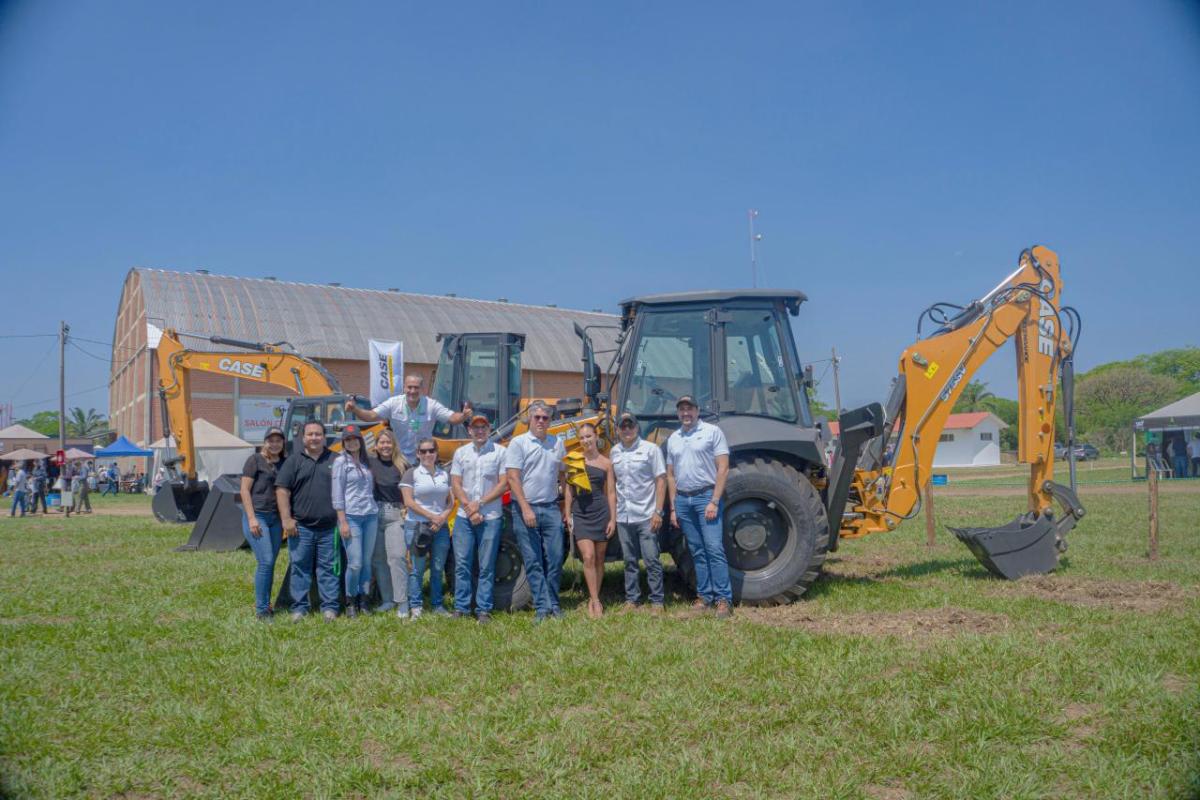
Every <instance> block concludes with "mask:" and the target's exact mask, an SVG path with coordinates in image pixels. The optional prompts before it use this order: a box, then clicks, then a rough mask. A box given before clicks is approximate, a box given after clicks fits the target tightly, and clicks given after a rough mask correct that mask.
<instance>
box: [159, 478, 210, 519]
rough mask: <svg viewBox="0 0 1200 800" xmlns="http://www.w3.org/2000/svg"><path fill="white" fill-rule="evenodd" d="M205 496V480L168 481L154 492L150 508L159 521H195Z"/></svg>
mask: <svg viewBox="0 0 1200 800" xmlns="http://www.w3.org/2000/svg"><path fill="white" fill-rule="evenodd" d="M207 497H208V483H207V482H205V481H199V482H192V483H191V484H188V483H186V482H184V481H170V482H168V483H166V484H165V485H164V486H163V487H162V488H161V489H159V490H158V492H156V493H155V495H154V500H153V502H151V504H150V508H151V510H152V511H154V518H155V519H157V520H158V521H159V522H172V523H182V522H195V521H196V519H197V518H198V517H199V516H200V509H201V508H202V507H203V506H204V501H205V499H206V498H207Z"/></svg>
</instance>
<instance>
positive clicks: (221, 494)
mask: <svg viewBox="0 0 1200 800" xmlns="http://www.w3.org/2000/svg"><path fill="white" fill-rule="evenodd" d="M240 489H241V476H239V475H222V476H221V477H219V478H217V479H216V480H215V481H213V485H212V489H211V490H209V492H208V497H207V498H206V499H205V500H204V505H203V506H202V507H201V509H200V514H199V515H198V516H197V517H196V524H195V525H193V526H192V535H191V537H190V538H189V539H188V540H187V544H185V545H182V546H180V547H178V548H176V549H178V550H181V551H183V550H216V551H228V550H237V549H238V548H239V547H243V546H244V545H245V544H246V538H245V536H243V535H242V509H241V506H240V505H239V502H238V499H239V495H238V492H239V491H240Z"/></svg>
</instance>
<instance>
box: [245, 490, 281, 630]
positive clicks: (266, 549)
mask: <svg viewBox="0 0 1200 800" xmlns="http://www.w3.org/2000/svg"><path fill="white" fill-rule="evenodd" d="M254 516H255V517H256V518H257V519H258V525H259V527H260V528H262V535H261V536H255V535H254V534H252V533H251V532H250V520H248V519H246V515H245V514H242V535H243V536H245V537H246V544H248V545H250V550H251V552H253V553H254V560H255V561H256V562H258V566H256V567H255V568H254V611H255V612H256V613H259V614H265V613H267V609H268V608H270V607H271V584H272V583H274V582H275V560H276V559H278V558H279V546H280V542H281V541H282V540H281V538H280V537H281V536H282V535H283V525H282V524H281V523H280V522H279V515H278V514H261V513H259V512H257V511H255V512H254Z"/></svg>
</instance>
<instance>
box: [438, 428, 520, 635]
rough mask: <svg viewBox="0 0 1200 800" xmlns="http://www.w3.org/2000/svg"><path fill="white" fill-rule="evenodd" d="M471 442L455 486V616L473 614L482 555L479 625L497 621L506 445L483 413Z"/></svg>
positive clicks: (457, 459)
mask: <svg viewBox="0 0 1200 800" xmlns="http://www.w3.org/2000/svg"><path fill="white" fill-rule="evenodd" d="M468 430H469V431H470V432H471V443H470V444H465V445H463V446H462V447H460V448H458V450H456V451H455V452H454V460H453V461H452V462H451V464H450V488H451V490H452V491H453V492H454V498H455V499H456V500H458V520H457V521H456V522H455V524H454V536H453V537H451V541H452V542H453V544H454V616H456V617H463V616H467V615H469V614H470V613H471V589H472V586H473V581H472V575H473V573H474V571H475V558H476V556H477V555H478V557H479V585H478V587H477V588H475V613H476V614H477V615H478V621H479V624H480V625H486V624H487V623H488V622H490V621H491V619H492V590H493V589H494V588H495V585H496V556H497V554H498V553H499V552H500V528H501V525H502V523H503V519H502V514H503V508H502V507H501V500H500V498H501V497H503V496H504V493H505V492H506V491H508V472H507V471H506V470H505V468H504V454H505V453H506V452H507V450H508V448H506V447H505V446H504V445H502V444H497V443H495V442H491V441H488V437H489V435H490V434H491V432H492V426H491V423H489V422H488V418H487V417H485V416H484V415H483V414H476V415H475V416H473V417H471V425H470V426H469V428H468Z"/></svg>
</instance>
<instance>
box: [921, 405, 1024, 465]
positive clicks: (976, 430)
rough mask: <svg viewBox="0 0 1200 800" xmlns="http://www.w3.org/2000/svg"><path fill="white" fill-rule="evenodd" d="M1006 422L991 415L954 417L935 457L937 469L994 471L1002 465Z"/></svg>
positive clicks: (984, 413)
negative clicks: (952, 468)
mask: <svg viewBox="0 0 1200 800" xmlns="http://www.w3.org/2000/svg"><path fill="white" fill-rule="evenodd" d="M1007 427H1008V425H1006V424H1005V423H1004V420H1002V419H1000V418H999V417H997V416H996V415H995V414H993V413H992V412H990V411H971V412H968V413H965V414H951V415H950V416H949V417H948V418H947V419H946V427H945V428H943V429H942V435H941V438H939V439H938V446H937V452H935V453H934V455H933V466H935V467H994V466H996V465H998V464H999V463H1000V431H1001V430H1002V429H1004V428H1007Z"/></svg>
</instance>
